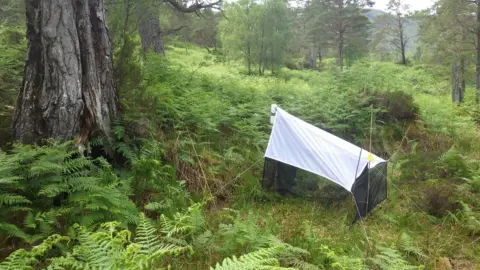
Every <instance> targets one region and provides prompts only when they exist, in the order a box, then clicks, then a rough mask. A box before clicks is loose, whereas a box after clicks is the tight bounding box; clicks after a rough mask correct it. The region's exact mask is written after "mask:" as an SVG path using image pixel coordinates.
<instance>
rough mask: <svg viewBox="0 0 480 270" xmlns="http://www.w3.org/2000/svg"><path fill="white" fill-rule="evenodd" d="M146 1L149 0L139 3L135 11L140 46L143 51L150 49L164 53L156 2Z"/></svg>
mask: <svg viewBox="0 0 480 270" xmlns="http://www.w3.org/2000/svg"><path fill="white" fill-rule="evenodd" d="M148 3H149V2H147V3H143V4H140V7H139V8H138V11H137V17H138V30H139V33H140V39H141V41H142V48H143V51H144V53H147V52H148V50H150V49H152V51H153V52H154V53H161V54H163V55H165V48H164V44H163V33H162V30H161V28H160V15H159V10H158V6H157V5H158V4H155V3H154V4H152V3H150V4H148Z"/></svg>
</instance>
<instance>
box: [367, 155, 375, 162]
mask: <svg viewBox="0 0 480 270" xmlns="http://www.w3.org/2000/svg"><path fill="white" fill-rule="evenodd" d="M367 159H368V161H370V162H373V160H374V159H373V155H372V153H368V156H367Z"/></svg>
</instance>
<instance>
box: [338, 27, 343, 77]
mask: <svg viewBox="0 0 480 270" xmlns="http://www.w3.org/2000/svg"><path fill="white" fill-rule="evenodd" d="M343 49H344V40H343V31H341V32H340V33H339V39H338V66H339V67H340V69H341V70H343Z"/></svg>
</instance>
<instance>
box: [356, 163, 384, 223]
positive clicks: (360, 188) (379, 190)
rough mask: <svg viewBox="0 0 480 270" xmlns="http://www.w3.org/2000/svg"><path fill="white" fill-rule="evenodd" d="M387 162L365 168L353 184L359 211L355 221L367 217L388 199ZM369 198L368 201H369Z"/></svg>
mask: <svg viewBox="0 0 480 270" xmlns="http://www.w3.org/2000/svg"><path fill="white" fill-rule="evenodd" d="M386 175H387V162H383V163H379V164H377V165H376V166H375V167H372V168H370V169H368V168H365V170H363V172H362V174H361V175H360V176H358V177H357V180H356V181H355V183H354V184H353V187H352V191H353V196H354V197H355V201H356V203H357V206H356V207H358V211H357V215H356V218H355V221H356V220H358V219H359V218H360V217H364V216H366V215H367V214H368V213H370V212H371V211H372V210H373V208H375V206H377V205H378V204H379V203H381V202H382V201H383V200H385V199H386V198H387V177H386ZM367 198H368V200H367Z"/></svg>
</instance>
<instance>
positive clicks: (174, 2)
mask: <svg viewBox="0 0 480 270" xmlns="http://www.w3.org/2000/svg"><path fill="white" fill-rule="evenodd" d="M164 2H165V3H169V4H170V5H171V6H172V7H174V8H175V9H177V10H178V11H181V12H183V13H197V11H198V10H200V9H204V8H214V9H220V7H219V4H220V3H221V2H222V1H221V0H218V1H215V2H212V3H204V2H200V1H195V3H194V4H192V5H190V6H184V5H182V4H181V3H179V2H177V0H164Z"/></svg>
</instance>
